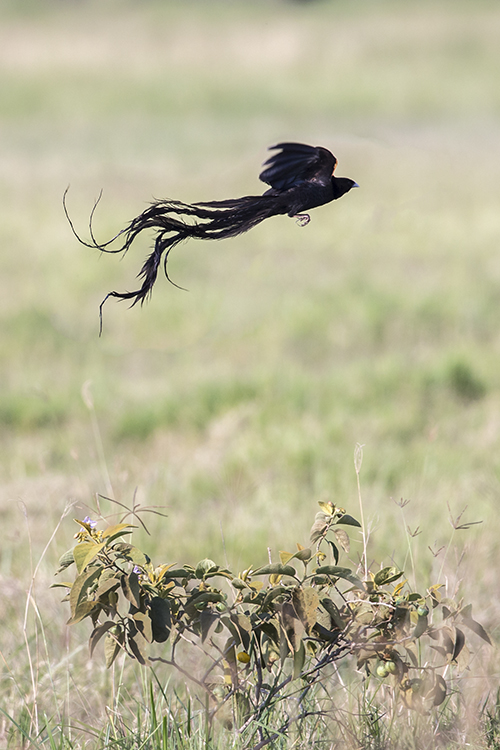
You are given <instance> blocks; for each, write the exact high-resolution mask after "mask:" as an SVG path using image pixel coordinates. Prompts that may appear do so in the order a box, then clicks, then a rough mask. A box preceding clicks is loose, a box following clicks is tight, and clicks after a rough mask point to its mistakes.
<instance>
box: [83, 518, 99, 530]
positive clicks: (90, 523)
mask: <svg viewBox="0 0 500 750" xmlns="http://www.w3.org/2000/svg"><path fill="white" fill-rule="evenodd" d="M83 523H86V524H88V525H89V526H90V528H91V529H95V527H96V526H97V521H93V520H92V519H91V517H90V516H85V518H84V519H83ZM80 531H86V529H84V528H83V526H82V528H81V529H80Z"/></svg>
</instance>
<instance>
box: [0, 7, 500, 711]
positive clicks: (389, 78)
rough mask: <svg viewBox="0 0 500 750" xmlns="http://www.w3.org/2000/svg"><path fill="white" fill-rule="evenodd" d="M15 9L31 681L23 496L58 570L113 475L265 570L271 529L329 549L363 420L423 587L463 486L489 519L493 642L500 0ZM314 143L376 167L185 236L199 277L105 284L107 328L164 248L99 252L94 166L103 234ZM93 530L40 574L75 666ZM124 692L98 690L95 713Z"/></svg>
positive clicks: (5, 399)
mask: <svg viewBox="0 0 500 750" xmlns="http://www.w3.org/2000/svg"><path fill="white" fill-rule="evenodd" d="M1 13H2V23H1V26H0V78H1V84H2V95H1V97H0V142H1V146H0V150H1V158H0V199H1V200H0V243H1V247H2V254H1V258H0V268H1V274H0V318H1V327H0V354H1V357H2V367H1V370H0V384H1V386H2V389H1V391H0V426H1V437H0V447H1V461H0V477H1V479H2V489H1V503H0V511H1V514H2V519H3V521H4V528H3V536H2V545H1V556H0V574H1V576H2V579H1V580H2V586H4V587H11V588H8V590H9V592H10V591H12V594H11V595H10V598H11V600H13V602H14V604H13V605H12V606H11V605H9V607H10V608H9V609H8V612H6V616H5V617H3V622H4V623H6V622H8V625H3V628H4V630H5V629H6V628H7V629H8V631H9V632H10V635H9V636H8V638H7V642H8V644H10V645H9V649H10V650H9V651H8V652H6V653H4V657H5V659H6V661H7V663H8V665H9V668H10V669H11V671H12V673H16V674H17V675H18V676H17V678H16V679H17V680H18V684H19V685H20V684H24V681H25V676H24V673H23V670H24V669H25V668H27V665H26V662H25V650H24V648H23V647H22V646H21V642H20V640H19V628H18V623H19V622H21V621H22V619H23V616H24V612H23V606H24V605H23V606H21V604H20V603H19V601H17V598H18V597H19V596H20V592H21V591H25V590H26V588H27V583H26V581H27V578H26V576H27V567H26V560H27V554H28V553H27V548H28V535H27V526H26V523H25V520H24V512H25V509H26V515H27V518H28V523H29V525H30V528H31V537H32V541H31V545H32V554H33V559H34V561H35V564H36V561H37V560H38V558H39V556H40V554H41V550H42V549H43V547H44V545H45V543H46V541H47V540H48V538H49V537H50V534H51V533H52V530H53V528H54V527H55V525H56V523H57V521H58V519H59V517H60V514H61V512H62V510H63V508H64V506H65V504H66V502H68V501H70V502H73V501H74V502H77V503H78V504H79V505H80V506H82V505H83V504H89V505H92V502H93V496H94V494H95V493H97V492H102V493H103V494H109V492H110V490H112V492H113V494H114V496H115V497H116V499H118V500H120V501H121V502H124V503H131V502H132V498H133V496H134V492H135V493H136V497H137V498H138V499H139V500H140V501H141V502H143V503H144V504H159V505H165V506H167V508H168V513H169V519H168V520H167V521H166V522H165V525H164V526H162V529H161V531H160V530H158V531H156V530H155V533H154V534H153V538H152V540H151V542H149V543H150V544H151V545H152V547H153V549H155V550H157V551H158V553H159V554H160V553H161V556H162V557H163V556H165V557H169V558H171V559H172V560H173V559H179V560H181V559H188V558H190V559H191V561H192V562H196V559H197V557H201V556H205V555H207V554H210V556H214V557H215V558H221V557H222V556H223V555H227V556H228V557H229V558H230V559H231V562H232V564H233V566H234V567H238V565H239V566H241V569H243V568H245V567H246V566H247V565H249V564H251V563H252V562H253V561H254V558H255V557H256V556H257V558H260V557H261V553H262V550H264V549H265V548H266V547H267V546H271V547H272V549H273V550H277V549H278V548H284V549H287V548H291V547H292V546H293V545H294V544H295V542H296V541H298V542H300V543H305V541H306V539H305V538H304V534H305V533H306V532H305V530H306V529H307V528H308V527H307V523H308V519H309V518H310V515H311V511H312V509H313V508H314V506H315V503H316V501H317V500H318V499H321V498H323V497H324V496H328V497H329V498H331V499H332V500H333V501H334V502H337V503H338V504H340V505H343V506H344V507H347V508H349V507H350V506H351V505H352V504H355V503H357V495H356V483H355V475H354V470H353V462H352V454H353V450H354V445H355V444H356V443H362V444H365V449H364V450H365V460H364V464H363V475H362V480H363V488H364V491H363V494H364V503H365V513H366V516H367V518H368V520H369V523H370V525H371V526H372V527H374V528H376V530H377V533H376V535H375V536H374V544H376V552H377V556H380V555H382V556H384V557H385V558H386V559H387V561H388V562H389V561H390V560H391V559H392V558H393V557H394V559H396V560H397V561H398V562H400V563H401V561H402V560H404V558H405V556H406V555H407V554H408V549H407V544H406V541H405V532H404V528H405V525H410V527H411V529H413V530H415V529H417V527H418V528H419V530H420V532H421V533H420V534H419V535H417V536H416V537H415V538H414V539H413V540H412V547H413V554H414V556H415V560H416V564H417V568H418V571H419V575H421V576H422V581H423V584H424V585H425V583H426V581H427V576H428V575H430V572H431V570H432V569H434V570H437V571H439V570H440V569H441V566H442V556H443V554H444V553H442V552H441V553H439V554H438V556H437V557H436V558H435V559H434V557H433V556H432V554H431V553H430V552H429V550H428V547H429V546H430V547H432V549H433V550H435V551H437V550H439V549H440V547H442V546H443V545H446V544H447V543H448V540H449V537H450V534H451V526H450V525H449V522H448V516H449V511H448V507H447V504H449V506H450V509H451V512H452V514H453V515H454V516H458V514H459V513H461V511H462V510H463V508H464V507H465V506H468V509H467V511H466V517H467V520H470V521H472V520H474V521H476V520H482V521H483V524H482V525H478V526H475V527H473V528H472V529H470V530H469V531H463V532H457V533H456V534H455V538H454V548H455V549H457V550H458V551H457V552H456V557H455V556H454V555H455V553H453V554H451V553H450V554H449V556H448V558H447V561H446V564H445V569H444V573H443V575H446V576H448V579H449V580H450V581H451V580H452V579H453V580H455V578H457V579H460V580H461V581H462V583H461V585H462V587H463V590H464V593H466V595H467V598H468V600H471V601H474V602H475V613H476V615H477V617H478V618H479V619H482V621H483V622H484V623H485V624H486V625H487V626H488V627H490V629H491V630H492V632H493V635H494V636H495V634H496V621H497V616H498V604H497V599H498V583H497V581H496V578H497V576H496V569H497V567H498V551H497V526H496V505H497V503H498V496H499V484H498V478H499V472H500V468H499V467H500V464H499V459H498V441H499V435H500V398H499V395H498V394H499V386H500V382H499V380H500V375H499V372H500V370H499V368H498V355H499V351H498V349H499V334H498V331H499V326H498V317H499V316H498V311H499V308H500V305H499V302H500V293H499V289H500V261H499V257H500V256H499V254H498V247H499V243H498V239H499V236H500V213H499V212H498V205H499V204H500V187H499V181H498V168H497V165H498V163H499V159H500V142H499V139H498V115H499V112H500V98H499V97H500V94H499V87H498V70H499V69H500V59H499V57H500V48H499V46H498V32H499V30H500V12H499V9H498V7H497V4H496V3H493V2H462V3H460V2H459V3H451V2H432V3H431V2H424V3H419V4H418V6H416V5H414V4H410V3H400V2H398V3H389V2H383V3H377V4H373V3H368V2H358V3H331V4H329V3H300V4H299V3H296V4H293V3H290V4H285V3H254V4H247V3H231V4H228V3H226V2H213V3H210V4H205V3H198V2H193V3H189V4H187V5H186V4H183V3H178V2H166V3H159V2H158V3H154V2H152V3H148V4H147V5H146V4H144V5H140V6H133V5H130V6H129V5H127V4H125V3H122V2H114V3H109V4H101V3H86V4H85V3H79V4H76V3H75V4H71V5H70V4H65V5H64V6H63V5H59V4H58V3H56V2H53V3H47V4H45V5H44V6H43V9H42V8H41V6H39V5H38V4H36V3H35V4H31V5H30V4H29V3H10V4H7V3H6V4H5V7H3V9H2V10H1ZM292 138H293V139H297V140H304V141H306V142H312V143H318V144H319V143H321V144H323V145H325V146H328V147H330V148H332V150H333V151H334V152H335V153H336V155H337V157H338V158H339V168H338V170H339V173H340V174H342V175H345V176H350V177H352V178H354V179H356V180H357V181H358V182H359V184H360V185H361V189H360V190H359V191H353V193H351V194H349V195H348V196H346V197H345V198H343V199H342V201H339V202H338V204H332V205H330V206H327V207H324V208H322V209H320V210H317V211H315V212H314V213H313V215H312V217H313V221H312V222H311V224H310V225H309V226H308V227H307V228H305V229H300V228H299V227H297V226H296V225H295V224H294V222H292V221H289V220H287V219H285V218H284V217H278V218H275V219H272V220H270V221H268V222H266V223H265V224H263V225H262V226H260V227H257V228H256V229H255V230H253V231H252V232H251V233H250V234H248V235H245V236H242V237H241V238H238V239H237V240H232V241H230V242H221V243H211V244H210V243H205V244H204V243H196V242H192V243H190V244H188V245H185V246H181V247H179V248H178V249H177V250H176V253H175V255H174V257H173V258H172V262H171V266H170V271H171V274H172V277H173V279H174V280H175V281H176V282H177V283H179V284H180V285H181V286H184V287H187V288H188V289H189V292H182V291H180V290H177V289H175V288H173V287H170V286H169V285H168V284H167V282H166V281H165V280H164V279H160V280H159V282H158V285H157V289H156V290H155V294H154V296H153V299H152V301H151V302H150V303H149V304H148V305H146V306H145V307H144V308H143V309H142V310H141V309H137V308H134V309H133V310H127V308H126V306H124V305H120V304H114V303H112V302H108V303H107V305H106V307H105V310H104V332H103V336H102V338H99V337H98V335H97V334H98V324H99V321H98V306H99V303H100V302H101V300H102V298H103V297H104V295H105V294H106V293H107V292H108V291H109V290H110V289H113V288H115V289H119V290H122V289H126V288H131V287H132V285H133V284H135V278H134V277H135V274H136V273H137V271H138V269H139V267H140V264H141V261H142V253H143V252H145V251H146V250H147V249H148V244H147V242H145V243H144V244H143V246H142V247H141V248H140V247H138V248H136V250H135V251H133V252H131V253H130V254H129V257H128V258H126V259H125V260H124V261H123V262H118V258H116V257H103V258H99V257H98V256H97V254H96V253H95V252H93V251H91V250H88V249H85V248H82V247H81V246H80V245H78V244H77V243H76V241H75V240H74V238H73V237H72V235H71V233H70V231H69V228H68V226H67V224H66V222H65V219H64V215H63V212H62V208H61V198H62V193H63V191H64V189H65V188H66V186H67V185H68V183H71V189H70V192H69V195H68V204H69V210H70V213H71V216H72V217H73V219H74V221H75V223H76V225H77V227H78V229H79V230H80V231H82V232H83V233H84V232H85V229H86V225H87V221H88V216H89V213H90V210H91V207H92V205H93V202H94V200H95V199H96V197H97V196H98V194H99V191H100V189H101V187H103V188H104V195H103V198H102V201H101V203H100V205H99V207H98V209H97V212H96V219H95V229H96V232H97V233H98V236H99V237H103V238H107V237H108V236H110V235H112V234H113V233H114V232H115V231H117V230H118V229H119V228H121V226H122V225H123V223H124V222H125V221H127V220H129V219H130V218H132V217H133V216H134V215H135V214H136V213H138V212H139V211H140V210H142V208H143V207H144V205H145V203H146V202H147V201H148V200H149V199H151V198H152V197H153V196H156V197H172V198H178V199H181V200H186V201H190V200H204V199H205V200H208V199H210V198H224V197H231V196H237V195H243V194H245V193H246V194H248V193H256V192H260V190H261V187H262V186H261V185H260V184H259V182H258V179H257V175H258V170H259V165H260V162H261V161H262V160H263V159H264V158H265V149H266V147H267V146H268V145H271V144H272V143H274V142H276V141H279V140H282V139H292ZM88 381H91V384H90V386H87V392H88V393H90V394H91V395H92V399H93V411H89V408H88V401H87V406H86V405H85V402H84V400H83V398H82V395H81V391H82V387H83V386H84V384H85V383H87V382H88ZM89 389H90V390H89ZM101 443H102V450H101ZM401 497H405V498H408V499H410V501H411V502H410V505H409V506H407V508H406V510H405V519H404V521H403V520H402V519H401V514H400V511H399V509H398V508H397V506H396V505H395V503H394V500H399V498H401ZM85 512H86V511H85ZM79 513H82V510H75V511H74V514H75V515H77V516H78V514H79ZM73 533H74V529H73V525H72V523H71V521H70V517H68V518H67V519H65V521H64V523H63V524H62V527H61V530H60V531H59V533H58V535H57V537H56V541H55V542H54V544H53V545H52V546H51V548H50V550H49V551H48V553H47V556H46V559H45V562H44V564H43V565H42V568H41V570H40V572H39V583H38V588H37V597H39V599H38V601H39V606H40V609H41V611H42V610H43V612H42V615H43V619H44V621H46V620H47V619H48V620H50V622H51V627H50V639H52V638H53V639H54V642H53V643H52V644H51V645H50V646H49V648H50V659H48V661H50V662H51V663H53V664H56V662H57V660H58V659H59V658H60V651H61V643H64V642H65V641H64V639H66V638H69V637H70V636H67V635H65V633H66V631H65V628H64V615H63V614H62V613H61V612H60V611H59V609H60V608H59V606H58V603H57V596H56V595H55V594H54V592H48V593H47V592H46V588H47V586H48V584H49V582H50V581H51V574H52V570H53V568H54V566H55V560H56V558H57V557H58V554H60V553H62V552H63V551H64V550H65V549H66V548H67V547H69V546H70V542H71V537H72V534H73ZM462 551H463V552H464V553H465V554H464V557H463V558H461V553H462ZM374 553H375V550H374ZM444 580H445V579H444V578H443V581H444ZM450 585H452V584H451V583H450ZM6 590H7V589H6ZM2 606H3V605H2ZM52 623H53V625H52ZM33 627H34V626H33ZM86 635H87V631H86V630H85V628H83V629H82V630H81V632H80V634H78V633H76V634H72V636H71V638H72V639H73V642H72V645H71V647H70V646H68V651H67V653H72V651H71V648H75V654H76V656H75V657H74V658H75V661H74V664H75V672H76V674H77V676H75V677H74V680H75V683H76V682H82V683H85V681H86V680H87V679H88V675H89V674H90V671H91V670H96V669H98V667H96V666H95V665H94V666H92V667H88V666H87V665H86V657H85V656H84V653H83V652H82V651H81V650H80V651H79V650H78V649H80V645H81V643H83V642H84V641H85V637H86ZM2 648H3V647H2ZM65 648H66V646H65ZM72 658H73V657H72ZM23 659H24V661H23ZM44 664H45V662H44ZM492 669H493V670H494V674H495V675H496V676H497V677H498V669H497V667H495V666H494V667H492ZM99 674H100V673H99ZM62 675H63V676H62V677H61V680H62V681H64V680H68V679H69V678H68V673H67V672H64V669H63V670H62ZM497 677H496V679H497ZM71 679H73V678H71ZM109 679H110V678H109V677H108V676H106V675H101V676H100V677H99V680H97V688H98V689H99V690H102V691H103V692H106V690H108V689H109V684H110V682H109ZM75 683H72V685H73V684H75ZM60 689H61V686H60V685H57V688H56V690H55V692H54V693H49V694H50V695H54V696H55V695H56V694H59V691H60ZM66 689H67V690H68V688H66ZM44 690H45V688H44ZM85 690H86V689H84V692H85ZM479 692H480V691H479ZM17 693H18V698H17V699H16V700H19V701H20V702H18V703H17V704H16V705H17V706H18V707H19V706H20V705H22V699H21V698H20V697H19V694H20V693H22V690H20V689H19V690H18V691H17ZM40 694H44V693H43V691H41V693H40ZM482 694H483V695H485V690H483V693H482ZM45 695H47V693H45ZM75 700H76V698H75ZM86 701H89V704H88V705H87V703H86ZM98 703H99V702H98V701H97V698H95V699H94V698H93V699H90V698H89V696H88V695H86V696H85V700H83V697H81V704H80V705H81V715H84V714H85V712H86V711H88V713H89V714H90V713H91V709H90V705H92V710H94V709H95V706H96V705H97V704H98ZM95 710H97V709H95ZM99 717H100V719H99V720H100V721H104V719H103V715H102V714H99Z"/></svg>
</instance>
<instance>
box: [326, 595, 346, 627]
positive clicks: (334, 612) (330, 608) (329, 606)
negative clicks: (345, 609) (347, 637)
mask: <svg viewBox="0 0 500 750" xmlns="http://www.w3.org/2000/svg"><path fill="white" fill-rule="evenodd" d="M321 605H322V606H323V607H324V609H325V610H326V611H327V612H328V614H329V615H330V619H331V621H332V622H333V623H334V625H335V626H336V627H337V628H338V629H339V630H343V629H344V628H345V622H344V620H343V619H342V617H341V614H340V611H339V609H338V607H337V605H336V604H335V603H334V602H332V600H331V599H327V598H326V597H325V598H324V599H322V600H321Z"/></svg>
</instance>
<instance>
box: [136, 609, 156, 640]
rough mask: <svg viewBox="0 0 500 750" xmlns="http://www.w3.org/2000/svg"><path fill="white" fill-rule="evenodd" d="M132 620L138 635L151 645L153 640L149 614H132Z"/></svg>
mask: <svg viewBox="0 0 500 750" xmlns="http://www.w3.org/2000/svg"><path fill="white" fill-rule="evenodd" d="M133 618H134V622H135V625H136V627H137V630H138V631H139V633H140V634H141V635H142V636H143V637H144V639H145V640H146V641H147V642H148V643H151V641H152V640H153V628H152V624H151V618H150V616H149V614H148V613H146V612H134V614H133Z"/></svg>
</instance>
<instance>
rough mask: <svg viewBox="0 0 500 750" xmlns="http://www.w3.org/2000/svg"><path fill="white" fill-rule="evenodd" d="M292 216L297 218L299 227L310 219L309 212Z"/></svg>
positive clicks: (305, 224)
mask: <svg viewBox="0 0 500 750" xmlns="http://www.w3.org/2000/svg"><path fill="white" fill-rule="evenodd" d="M293 218H294V219H296V220H297V224H298V225H299V227H305V226H307V225H308V224H309V222H310V221H311V217H310V216H309V214H295V216H294V217H293Z"/></svg>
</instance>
